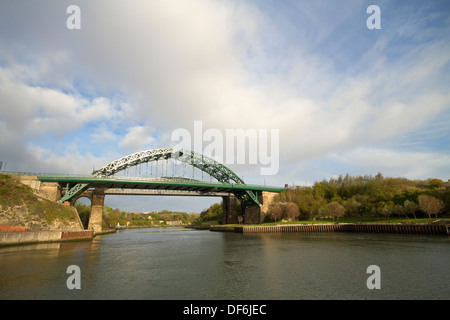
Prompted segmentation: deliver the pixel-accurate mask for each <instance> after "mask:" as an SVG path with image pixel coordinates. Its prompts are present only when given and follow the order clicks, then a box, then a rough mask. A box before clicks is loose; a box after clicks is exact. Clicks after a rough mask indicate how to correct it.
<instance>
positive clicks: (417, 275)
mask: <svg viewBox="0 0 450 320" xmlns="http://www.w3.org/2000/svg"><path fill="white" fill-rule="evenodd" d="M71 265H76V266H78V267H79V271H80V272H79V275H80V277H79V283H80V285H81V288H80V289H68V286H67V280H68V278H69V277H71V276H72V273H67V268H68V267H69V266H71ZM372 265H375V266H378V267H379V272H378V274H377V281H378V283H379V285H380V289H369V288H368V286H367V280H368V278H369V277H371V276H372V273H368V272H367V268H368V267H369V266H372ZM449 266H450V238H449V237H443V236H418V235H397V234H365V233H323V234H321V233H309V234H304V233H303V234H302V233H281V234H280V233H273V234H270V233H266V234H238V233H225V232H211V231H200V230H191V229H184V228H145V229H130V230H123V231H119V232H117V233H114V234H105V235H101V236H97V237H95V238H94V239H93V240H92V241H87V242H69V243H50V244H36V245H26V246H15V247H3V248H0V299H2V300H8V299H52V300H53V299H163V300H165V299H171V300H175V299H176V300H178V299H182V300H184V299H186V300H199V299H202V300H203V299H215V300H235V299H238V300H239V299H243V300H249V299H251V300H254V299H262V300H291V299H295V300H307V299H321V300H322V299H333V300H334V299H339V300H342V299H345V300H347V299H433V300H435V299H446V300H447V299H450V272H449V270H450V269H449ZM374 275H375V274H374Z"/></svg>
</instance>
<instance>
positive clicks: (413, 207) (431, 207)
mask: <svg viewBox="0 0 450 320" xmlns="http://www.w3.org/2000/svg"><path fill="white" fill-rule="evenodd" d="M449 212H450V186H449V183H445V182H444V181H442V180H439V179H428V180H408V179H405V178H390V177H383V175H382V174H381V173H379V174H377V175H376V176H375V177H373V176H356V177H354V176H350V175H348V174H347V175H345V176H342V175H341V176H339V177H338V178H332V179H329V180H323V181H321V182H316V183H315V184H314V185H313V186H311V187H295V188H289V189H287V190H285V191H283V192H282V193H281V194H280V195H279V197H278V199H277V200H276V202H275V203H274V204H273V205H272V206H271V208H270V210H269V215H268V217H267V218H268V220H272V221H277V220H280V219H286V220H315V219H323V218H333V219H335V218H337V219H339V218H340V217H380V218H386V219H389V218H390V217H391V216H395V217H404V218H418V217H429V218H431V217H432V216H433V217H438V215H441V216H444V215H446V214H448V213H449Z"/></svg>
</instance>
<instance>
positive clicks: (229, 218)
mask: <svg viewBox="0 0 450 320" xmlns="http://www.w3.org/2000/svg"><path fill="white" fill-rule="evenodd" d="M222 208H223V224H235V223H239V220H238V212H237V211H238V210H237V198H236V196H235V195H234V194H230V195H229V196H226V197H222Z"/></svg>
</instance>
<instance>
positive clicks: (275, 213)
mask: <svg viewBox="0 0 450 320" xmlns="http://www.w3.org/2000/svg"><path fill="white" fill-rule="evenodd" d="M270 217H271V218H272V219H273V220H275V222H277V220H278V219H281V218H282V217H283V208H281V205H280V204H279V203H276V204H274V205H272V206H271V208H270Z"/></svg>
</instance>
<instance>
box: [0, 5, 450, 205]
mask: <svg viewBox="0 0 450 320" xmlns="http://www.w3.org/2000/svg"><path fill="white" fill-rule="evenodd" d="M72 4H76V5H78V7H79V8H80V26H81V29H73V30H71V29H69V28H68V27H67V20H68V19H69V20H70V21H73V20H71V18H73V16H72V12H69V13H67V8H68V7H69V6H70V5H72ZM372 4H376V5H378V6H379V8H380V9H381V14H380V20H381V29H373V30H370V29H368V28H367V26H366V21H367V19H368V18H369V17H370V16H371V14H370V13H367V12H366V11H367V8H368V7H369V6H370V5H372ZM449 39H450V3H449V2H448V1H414V0H409V1H406V0H393V1H382V0H377V1H372V0H371V1H361V0H338V1H335V0H323V1H311V0H296V1H275V0H254V1H251V0H250V1H237V0H220V1H216V0H183V1H181V0H161V1H159V0H149V1H100V0H97V1H56V0H52V1H45V0H42V1H31V0H16V1H9V0H0V161H3V163H4V164H5V163H7V167H6V170H8V171H27V172H56V173H83V174H89V173H91V172H92V169H93V168H99V167H101V166H103V165H105V164H107V163H109V162H110V161H112V160H115V159H117V158H120V157H122V156H124V155H127V154H130V153H134V152H137V151H141V150H146V149H153V148H161V147H170V146H173V145H174V144H175V142H174V141H171V134H172V133H173V132H174V131H175V130H176V129H179V128H185V129H187V130H189V131H191V132H193V129H194V121H201V123H202V126H203V129H204V130H206V129H217V130H219V131H220V132H223V133H224V134H225V131H226V130H227V129H244V130H247V129H252V130H259V129H266V130H268V131H270V130H279V166H280V167H279V170H278V172H277V174H276V175H268V176H263V175H261V174H260V171H259V166H258V165H251V166H249V165H246V166H241V167H239V166H237V167H233V169H234V170H235V171H236V172H237V173H238V174H239V175H241V176H243V177H244V179H245V181H246V182H247V183H251V184H263V183H265V184H268V185H277V186H283V185H284V184H285V183H288V184H296V185H311V184H313V183H314V182H315V181H320V180H323V179H329V178H330V177H334V176H338V175H339V174H343V175H345V174H346V173H349V174H351V175H366V174H372V175H375V174H377V173H378V172H381V173H382V174H383V175H385V176H394V177H406V178H409V179H427V178H430V177H433V178H439V179H442V180H444V181H447V180H448V179H450V151H449V150H450V140H449V136H450V90H449V88H450V64H449V60H450V41H449ZM108 201H109V202H108ZM216 201H218V199H198V198H183V199H181V198H163V199H156V198H155V199H153V198H152V199H149V198H148V197H147V198H145V199H144V198H142V197H141V198H139V199H137V198H128V197H122V198H114V197H111V199H107V204H110V205H111V206H121V207H122V208H123V209H125V210H130V211H132V210H144V211H146V210H152V209H155V210H160V209H163V208H164V207H168V209H174V210H177V209H179V210H181V209H183V208H186V209H185V210H188V211H189V210H192V211H199V210H201V209H203V208H204V207H207V206H208V205H209V204H210V203H213V202H216ZM156 203H158V204H157V205H156Z"/></svg>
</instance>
